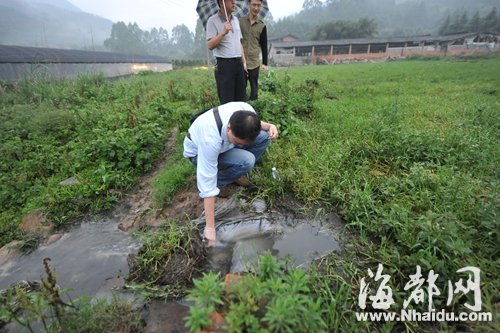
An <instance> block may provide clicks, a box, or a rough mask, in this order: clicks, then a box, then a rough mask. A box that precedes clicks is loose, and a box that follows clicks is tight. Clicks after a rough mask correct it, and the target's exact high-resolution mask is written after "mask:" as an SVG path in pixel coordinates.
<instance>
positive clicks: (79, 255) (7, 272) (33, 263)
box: [0, 211, 141, 298]
mask: <svg viewBox="0 0 500 333" xmlns="http://www.w3.org/2000/svg"><path fill="white" fill-rule="evenodd" d="M120 217H121V215H120V211H117V212H115V213H113V214H112V215H111V216H107V217H102V218H100V219H97V218H94V219H93V220H87V221H84V222H83V223H81V224H80V225H79V226H76V227H74V228H71V229H69V230H67V232H65V233H64V234H63V236H62V237H61V239H59V240H58V241H57V242H55V243H53V244H50V245H47V246H44V245H42V246H40V247H38V248H37V249H36V250H34V251H33V252H31V253H29V254H26V255H23V256H21V257H19V258H16V259H15V260H10V261H8V262H7V263H5V264H4V265H2V266H0V289H5V288H7V287H9V285H12V284H16V283H18V282H19V281H21V280H25V281H39V280H40V279H41V278H45V277H46V273H45V270H44V267H43V260H44V258H50V266H51V268H52V269H53V270H54V272H55V274H56V278H57V283H58V285H60V286H61V287H62V288H64V289H66V290H68V296H69V297H71V298H75V297H79V296H95V295H96V294H97V293H98V292H99V291H100V290H101V289H103V288H107V287H109V280H112V279H123V278H124V277H125V276H126V275H127V274H128V270H129V268H128V263H127V257H128V255H129V254H130V253H137V252H138V250H139V248H140V247H141V244H140V242H139V241H138V240H137V239H135V238H132V237H131V236H130V235H128V234H127V233H126V232H123V231H121V230H119V229H118V228H117V224H118V221H119V219H120Z"/></svg>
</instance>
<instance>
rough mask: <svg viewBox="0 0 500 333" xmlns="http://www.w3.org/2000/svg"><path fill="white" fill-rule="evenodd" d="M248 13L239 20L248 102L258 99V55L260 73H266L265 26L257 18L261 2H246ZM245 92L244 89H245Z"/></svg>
mask: <svg viewBox="0 0 500 333" xmlns="http://www.w3.org/2000/svg"><path fill="white" fill-rule="evenodd" d="M247 5H248V8H249V10H250V11H249V13H248V15H246V16H243V17H241V18H240V27H241V34H242V35H243V40H242V45H243V50H244V55H245V58H246V59H245V60H246V64H247V71H248V77H247V80H246V82H247V83H248V81H250V97H249V100H255V99H257V97H258V90H259V70H260V54H261V53H262V72H263V73H266V72H267V29H266V24H265V23H264V21H262V19H260V18H259V12H260V8H261V7H262V0H247ZM245 90H246V87H245Z"/></svg>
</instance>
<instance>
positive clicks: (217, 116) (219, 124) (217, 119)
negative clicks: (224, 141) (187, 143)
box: [186, 106, 222, 140]
mask: <svg viewBox="0 0 500 333" xmlns="http://www.w3.org/2000/svg"><path fill="white" fill-rule="evenodd" d="M213 110H214V118H215V122H216V123H217V128H218V129H219V134H220V136H222V119H221V118H220V114H219V107H218V106H217V107H215V108H214V109H213ZM186 136H187V138H188V139H189V140H191V134H190V133H189V131H188V132H187V134H186Z"/></svg>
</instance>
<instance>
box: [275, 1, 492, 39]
mask: <svg viewBox="0 0 500 333" xmlns="http://www.w3.org/2000/svg"><path fill="white" fill-rule="evenodd" d="M494 7H497V9H498V10H500V1H499V0H326V1H325V0H323V1H321V0H305V1H304V9H303V10H302V11H301V12H299V13H298V14H295V15H291V16H288V17H285V18H283V19H280V20H276V21H270V22H268V25H269V37H270V38H277V37H281V36H284V35H287V34H292V35H295V36H297V37H298V38H299V39H302V40H307V39H310V37H311V36H312V34H313V31H314V30H315V28H316V27H318V26H320V25H322V24H324V23H326V22H331V21H333V20H346V21H351V20H358V19H360V18H363V17H367V18H369V19H374V20H375V23H376V24H377V28H378V29H377V31H378V34H377V36H410V35H421V34H437V32H438V30H439V27H440V25H441V24H442V22H443V21H444V20H445V19H446V17H447V16H450V17H451V18H452V19H453V17H454V16H461V15H463V13H464V12H466V13H467V15H468V17H469V18H470V17H472V16H473V15H474V14H476V12H479V15H481V16H486V15H487V14H488V12H490V11H491V10H492V9H493V8H494ZM271 9H272V8H271Z"/></svg>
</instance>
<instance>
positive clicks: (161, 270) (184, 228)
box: [127, 221, 206, 298]
mask: <svg viewBox="0 0 500 333" xmlns="http://www.w3.org/2000/svg"><path fill="white" fill-rule="evenodd" d="M138 236H139V237H140V238H141V240H142V241H143V246H142V248H141V249H140V251H139V253H138V254H137V255H136V256H134V257H132V258H131V260H130V263H129V265H130V271H129V275H128V277H127V280H128V281H130V282H134V283H137V284H139V285H138V286H135V287H133V286H132V287H133V288H135V289H138V290H142V292H143V294H145V295H150V296H151V295H153V296H154V297H157V298H158V297H165V298H173V297H179V296H181V295H182V294H183V293H184V292H185V290H186V288H187V286H190V285H191V280H192V278H193V276H195V275H196V274H198V272H199V270H200V267H201V266H202V264H203V262H204V260H205V255H206V254H205V248H204V246H203V245H202V243H201V242H202V240H201V237H200V235H199V231H198V228H197V227H196V226H195V225H194V224H193V223H186V224H178V223H175V222H174V221H167V222H165V223H163V224H162V225H161V226H160V227H159V229H158V230H155V231H154V232H145V233H139V234H138ZM155 294H156V295H155Z"/></svg>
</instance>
